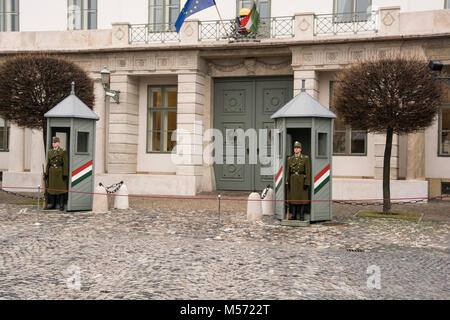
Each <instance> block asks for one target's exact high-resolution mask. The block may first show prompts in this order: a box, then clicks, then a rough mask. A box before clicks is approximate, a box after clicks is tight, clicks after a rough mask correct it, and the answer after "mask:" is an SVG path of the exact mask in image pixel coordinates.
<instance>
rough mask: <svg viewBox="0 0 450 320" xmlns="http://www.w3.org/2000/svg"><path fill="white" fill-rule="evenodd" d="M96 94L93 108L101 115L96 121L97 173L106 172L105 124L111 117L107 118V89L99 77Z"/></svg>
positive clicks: (96, 82)
mask: <svg viewBox="0 0 450 320" xmlns="http://www.w3.org/2000/svg"><path fill="white" fill-rule="evenodd" d="M94 95H95V103H94V108H93V110H94V112H95V113H96V114H98V116H99V117H100V120H98V121H96V127H95V159H94V161H95V173H104V172H105V169H106V168H105V167H106V165H105V164H106V163H105V162H106V161H105V158H106V157H105V147H106V143H107V139H105V137H106V134H105V132H106V130H105V127H106V126H105V125H106V123H107V122H108V121H109V119H107V118H106V112H105V101H106V100H105V90H104V89H103V85H102V82H101V79H99V78H98V79H94ZM108 99H109V98H108Z"/></svg>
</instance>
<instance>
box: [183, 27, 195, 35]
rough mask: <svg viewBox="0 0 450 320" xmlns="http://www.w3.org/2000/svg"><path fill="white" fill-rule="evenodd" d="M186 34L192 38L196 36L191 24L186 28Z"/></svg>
mask: <svg viewBox="0 0 450 320" xmlns="http://www.w3.org/2000/svg"><path fill="white" fill-rule="evenodd" d="M184 33H185V34H186V35H187V36H188V37H191V36H192V35H193V34H194V30H192V26H191V25H190V24H188V25H187V26H186V27H185V28H184Z"/></svg>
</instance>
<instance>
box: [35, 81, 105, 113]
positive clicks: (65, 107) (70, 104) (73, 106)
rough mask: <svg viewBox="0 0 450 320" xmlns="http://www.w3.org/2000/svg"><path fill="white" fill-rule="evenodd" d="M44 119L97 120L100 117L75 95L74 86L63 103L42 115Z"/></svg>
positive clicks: (73, 85)
mask: <svg viewBox="0 0 450 320" xmlns="http://www.w3.org/2000/svg"><path fill="white" fill-rule="evenodd" d="M44 117H46V118H81V119H93V120H99V119H100V117H99V116H98V115H97V114H96V113H95V112H94V111H92V110H91V109H90V108H89V107H88V106H87V105H86V104H85V103H84V102H83V101H81V100H80V99H79V98H78V97H77V96H76V95H75V84H74V83H73V82H72V91H71V92H70V95H69V96H68V97H67V98H65V99H64V100H63V101H61V102H60V103H58V104H57V105H56V106H54V107H53V108H52V109H50V110H49V111H47V112H46V113H45V114H44Z"/></svg>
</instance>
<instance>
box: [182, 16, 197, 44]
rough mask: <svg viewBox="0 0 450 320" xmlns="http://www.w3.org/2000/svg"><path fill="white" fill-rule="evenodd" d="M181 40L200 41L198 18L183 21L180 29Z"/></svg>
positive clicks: (186, 41) (187, 42)
mask: <svg viewBox="0 0 450 320" xmlns="http://www.w3.org/2000/svg"><path fill="white" fill-rule="evenodd" d="M180 41H181V43H183V44H195V43H198V20H188V21H185V22H184V23H183V25H182V26H181V30H180Z"/></svg>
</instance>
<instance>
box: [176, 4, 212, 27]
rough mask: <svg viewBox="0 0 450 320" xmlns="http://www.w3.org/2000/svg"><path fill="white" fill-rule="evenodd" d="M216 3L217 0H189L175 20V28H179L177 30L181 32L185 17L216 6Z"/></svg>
mask: <svg viewBox="0 0 450 320" xmlns="http://www.w3.org/2000/svg"><path fill="white" fill-rule="evenodd" d="M215 4H216V1H215V0H187V1H186V4H185V5H184V8H183V10H181V12H180V15H179V16H178V18H177V21H176V22H175V28H176V29H177V32H180V29H181V25H182V24H183V22H184V19H186V18H187V17H189V16H191V15H193V14H194V13H196V12H198V11H200V10H203V9H206V8H209V7H211V6H214V5H215Z"/></svg>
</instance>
